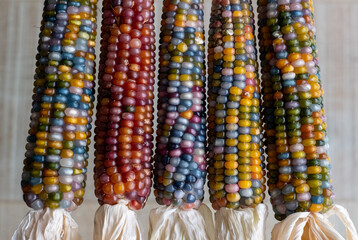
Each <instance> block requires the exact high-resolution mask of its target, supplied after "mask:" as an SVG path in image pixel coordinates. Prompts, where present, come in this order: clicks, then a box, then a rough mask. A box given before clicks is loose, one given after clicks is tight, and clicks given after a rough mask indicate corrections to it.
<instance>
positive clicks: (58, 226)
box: [11, 208, 81, 240]
mask: <svg viewBox="0 0 358 240" xmlns="http://www.w3.org/2000/svg"><path fill="white" fill-rule="evenodd" d="M25 239H26V240H28V239H31V240H49V239H51V240H77V239H81V236H80V234H79V231H78V225H77V223H76V222H75V220H73V218H72V217H71V214H70V213H69V212H67V211H66V210H64V209H54V210H53V209H50V208H45V209H44V210H31V211H29V212H28V213H27V214H26V216H25V217H24V218H23V220H22V221H21V223H20V225H19V227H18V228H17V229H16V230H15V232H14V235H13V236H12V238H11V240H25Z"/></svg>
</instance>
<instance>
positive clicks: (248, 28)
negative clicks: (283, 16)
mask: <svg viewBox="0 0 358 240" xmlns="http://www.w3.org/2000/svg"><path fill="white" fill-rule="evenodd" d="M252 10H253V9H252V5H251V1H239V0H214V1H213V4H212V16H211V26H210V33H209V36H210V38H209V58H208V59H209V60H208V61H209V69H208V71H209V125H208V126H209V147H210V148H209V152H210V153H209V168H208V173H209V188H210V193H211V199H210V200H211V202H212V203H213V208H214V209H217V210H218V209H219V208H221V207H227V208H233V209H238V208H240V207H254V206H256V205H257V204H259V203H261V202H262V201H263V198H264V193H263V192H264V185H263V184H264V178H263V175H264V172H263V169H262V166H263V164H262V163H261V160H262V157H261V154H262V148H261V133H260V132H261V131H260V130H261V126H260V85H259V79H258V74H257V67H258V64H257V61H256V50H255V37H254V19H253V12H252Z"/></svg>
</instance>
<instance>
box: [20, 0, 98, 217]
mask: <svg viewBox="0 0 358 240" xmlns="http://www.w3.org/2000/svg"><path fill="white" fill-rule="evenodd" d="M43 16H44V18H43V23H42V28H41V33H40V41H39V54H38V55H37V59H38V63H37V66H38V67H37V69H36V75H35V84H34V85H35V88H34V96H33V100H34V102H33V108H32V116H31V123H30V131H29V134H30V136H29V137H28V144H27V146H26V149H27V151H26V154H25V156H26V159H25V161H24V164H25V166H24V169H23V175H22V189H23V192H24V200H25V202H26V203H27V205H28V206H30V207H31V208H33V209H42V208H46V207H48V208H52V209H54V208H64V209H68V210H71V211H72V210H74V209H75V208H76V207H77V206H78V205H80V204H81V203H82V201H83V195H84V191H85V190H84V188H85V180H86V166H87V159H88V154H87V151H88V149H87V144H88V143H89V142H88V139H87V137H89V136H90V132H89V130H90V129H91V125H90V122H91V115H92V114H91V111H90V109H91V104H92V102H93V100H94V99H93V92H92V91H93V90H92V88H93V87H94V84H93V80H94V78H93V73H94V59H95V55H94V45H95V42H94V38H95V35H96V32H95V27H96V25H95V21H96V0H91V1H62V0H58V1H57V0H49V1H45V8H44V15H43Z"/></svg>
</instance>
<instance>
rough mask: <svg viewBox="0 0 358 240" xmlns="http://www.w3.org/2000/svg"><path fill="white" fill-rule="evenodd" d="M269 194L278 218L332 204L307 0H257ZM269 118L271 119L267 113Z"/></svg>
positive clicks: (323, 124)
mask: <svg viewBox="0 0 358 240" xmlns="http://www.w3.org/2000/svg"><path fill="white" fill-rule="evenodd" d="M259 5H260V7H259V12H260V13H259V19H260V21H259V24H260V34H261V40H262V41H261V42H260V51H261V60H262V71H263V75H262V76H263V78H262V80H263V88H264V90H263V94H264V105H263V106H264V108H265V109H264V115H265V126H266V133H265V134H266V140H267V149H268V152H267V154H268V171H269V174H268V175H269V178H270V179H269V181H268V186H269V193H270V195H271V202H272V204H273V209H274V211H275V217H276V218H277V219H279V220H282V219H284V218H285V217H286V216H287V215H289V214H292V213H294V212H305V211H310V212H324V211H326V210H327V209H328V208H329V207H330V206H331V205H332V190H331V188H332V187H331V184H330V174H329V171H330V160H329V158H328V156H327V149H326V144H327V138H326V132H325V129H326V123H325V117H324V110H323V104H322V95H323V90H322V89H321V83H320V74H319V66H318V58H317V52H316V46H315V44H316V40H315V27H314V23H313V19H312V14H313V6H312V1H308V0H302V1H301V0H297V1H289V0H279V1H266V0H260V1H259ZM273 116H274V117H273Z"/></svg>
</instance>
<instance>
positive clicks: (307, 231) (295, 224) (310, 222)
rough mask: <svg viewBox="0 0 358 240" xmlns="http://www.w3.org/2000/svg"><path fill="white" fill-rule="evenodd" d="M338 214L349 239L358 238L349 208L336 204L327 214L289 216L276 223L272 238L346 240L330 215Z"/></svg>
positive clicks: (274, 239) (296, 214)
mask: <svg viewBox="0 0 358 240" xmlns="http://www.w3.org/2000/svg"><path fill="white" fill-rule="evenodd" d="M332 215H337V216H338V217H339V219H340V220H341V221H342V222H343V223H344V225H345V227H346V237H347V240H358V235H357V230H356V229H355V227H354V224H353V222H352V220H351V219H350V217H349V214H348V212H347V210H346V209H345V208H344V207H342V206H339V205H334V206H332V208H331V209H330V210H329V211H328V212H327V213H325V214H320V213H309V212H299V213H294V214H291V215H290V216H288V217H287V218H286V219H285V220H283V221H282V222H279V223H277V224H276V225H275V227H274V228H273V230H272V233H271V239H272V240H301V239H302V240H311V239H315V240H344V237H343V236H342V235H341V234H340V233H339V232H338V231H337V230H336V229H334V226H333V225H332V223H331V222H330V221H329V219H328V217H330V216H332Z"/></svg>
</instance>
